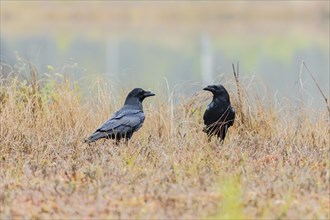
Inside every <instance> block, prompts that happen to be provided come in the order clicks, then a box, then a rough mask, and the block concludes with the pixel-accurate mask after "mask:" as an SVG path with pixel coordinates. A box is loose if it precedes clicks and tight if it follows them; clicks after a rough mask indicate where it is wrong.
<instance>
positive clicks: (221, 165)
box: [0, 71, 330, 219]
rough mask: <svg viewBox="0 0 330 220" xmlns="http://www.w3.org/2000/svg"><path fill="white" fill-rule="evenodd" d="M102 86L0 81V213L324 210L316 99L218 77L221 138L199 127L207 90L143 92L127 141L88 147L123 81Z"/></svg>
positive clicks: (293, 214) (325, 137) (325, 131)
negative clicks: (227, 117)
mask: <svg viewBox="0 0 330 220" xmlns="http://www.w3.org/2000/svg"><path fill="white" fill-rule="evenodd" d="M242 81H244V80H242ZM107 84H109V82H106V81H105V80H99V81H98V80H93V82H92V83H91V88H93V91H95V96H93V97H92V96H90V97H83V96H82V95H81V92H80V91H79V89H77V88H76V87H75V86H74V85H72V84H70V83H69V82H68V81H66V80H65V77H64V79H63V78H61V77H57V76H54V77H48V78H45V79H43V80H40V81H39V80H38V76H37V75H36V72H35V71H32V74H31V76H30V77H28V79H27V80H24V79H22V78H21V77H20V76H19V75H17V74H13V75H11V76H9V77H8V78H6V79H5V78H2V79H1V85H0V125H1V127H0V156H1V158H0V161H1V165H0V167H1V168H0V180H1V181H0V204H1V210H0V218H1V219H14V218H28V219H50V218H52V219H54V218H56V219H72V218H76V219H77V218H80V219H81V218H84V219H86V218H102V219H106V218H107V219H111V218H123V219H151V218H153V219H154V218H156V219H164V218H166V219H169V218H183V219H200V218H205V219H214V218H215V219H219V218H224V219H240V218H241V219H247V218H253V219H254V218H267V219H269V218H276V219H285V218H291V219H293V218H294V219H298V218H299V219H304V218H308V219H311V218H317V219H329V218H330V213H329V212H330V211H329V209H330V207H329V203H330V201H329V179H330V173H329V172H330V171H329V170H330V161H329V152H330V141H329V132H330V126H329V115H328V112H327V109H326V108H324V109H321V110H317V111H316V110H313V109H310V108H309V107H306V106H304V105H303V104H302V103H301V104H300V105H293V104H290V103H287V102H285V101H281V102H280V101H275V100H273V98H272V95H269V94H263V93H262V92H258V91H257V90H253V89H248V87H246V86H245V85H244V82H242V83H241V100H240V101H239V99H238V95H237V90H236V84H235V81H234V80H233V81H232V82H227V83H225V86H226V87H227V88H228V90H229V93H230V95H231V99H232V103H233V106H234V107H235V109H236V112H237V117H236V121H235V124H234V126H233V127H231V128H230V129H229V133H228V136H227V139H226V140H225V142H224V143H223V144H222V145H221V144H219V143H218V141H217V140H215V139H212V140H211V142H210V143H209V142H208V141H207V138H206V136H205V134H204V133H203V132H202V127H203V126H202V114H203V111H204V110H205V108H206V104H207V103H208V102H209V100H210V98H211V95H210V94H208V93H206V92H203V91H201V92H200V93H198V94H196V95H193V96H191V97H190V98H188V99H182V100H181V101H179V102H177V104H173V102H172V97H173V96H176V95H177V94H175V93H174V94H172V96H171V95H167V93H166V92H164V91H153V92H155V93H156V94H157V95H158V96H156V97H153V98H150V99H147V100H145V102H144V109H145V113H146V120H145V123H144V126H143V127H142V128H141V129H140V130H139V131H138V132H137V133H136V134H134V136H133V138H132V140H131V141H130V142H129V144H128V145H125V144H124V143H122V144H120V145H118V146H116V145H115V144H114V143H113V142H111V141H105V142H103V141H99V142H97V143H96V144H92V145H90V146H89V145H87V144H84V143H82V140H83V139H84V138H85V137H87V136H88V135H89V134H90V133H91V132H92V131H94V129H95V128H96V127H98V125H99V124H100V123H102V122H103V121H104V120H106V119H107V118H108V117H109V116H110V115H111V114H112V113H113V112H114V111H115V110H116V109H118V108H119V107H120V106H121V105H122V103H123V101H124V98H125V96H126V94H127V92H128V91H129V90H130V89H131V88H127V89H124V90H123V91H120V92H118V91H113V89H111V88H112V87H111V86H107ZM110 84H111V82H110ZM170 94H171V93H170Z"/></svg>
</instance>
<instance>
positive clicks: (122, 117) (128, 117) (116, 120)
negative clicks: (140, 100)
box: [96, 109, 144, 132]
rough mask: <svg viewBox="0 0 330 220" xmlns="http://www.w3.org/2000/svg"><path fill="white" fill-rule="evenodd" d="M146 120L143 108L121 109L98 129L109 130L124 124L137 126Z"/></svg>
mask: <svg viewBox="0 0 330 220" xmlns="http://www.w3.org/2000/svg"><path fill="white" fill-rule="evenodd" d="M143 121H144V114H143V111H142V110H136V109H121V110H119V111H118V112H116V113H115V114H114V115H113V116H112V117H110V119H108V120H107V121H106V122H104V123H103V124H102V125H101V126H100V127H99V128H97V129H96V131H102V132H108V131H113V130H115V129H116V128H118V127H120V126H121V125H122V126H128V127H132V128H133V127H136V126H138V125H139V124H140V123H141V124H142V123H143Z"/></svg>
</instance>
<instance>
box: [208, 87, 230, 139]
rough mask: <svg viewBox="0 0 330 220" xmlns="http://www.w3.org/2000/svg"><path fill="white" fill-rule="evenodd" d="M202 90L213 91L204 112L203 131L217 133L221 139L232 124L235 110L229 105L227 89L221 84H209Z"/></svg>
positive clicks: (209, 133)
mask: <svg viewBox="0 0 330 220" xmlns="http://www.w3.org/2000/svg"><path fill="white" fill-rule="evenodd" d="M203 90H206V91H210V92H212V93H213V100H212V102H211V103H210V104H209V105H208V106H207V109H206V111H205V113H204V116H203V119H204V125H205V127H204V129H203V131H204V132H205V133H206V134H207V135H208V136H209V137H211V136H213V135H217V137H218V138H220V140H221V141H223V140H224V139H225V137H226V133H227V130H228V128H229V127H230V126H232V125H233V124H234V120H235V110H234V108H233V107H232V106H231V105H230V98H229V94H228V92H227V90H226V89H225V87H223V86H222V85H209V86H207V87H205V88H204V89H203Z"/></svg>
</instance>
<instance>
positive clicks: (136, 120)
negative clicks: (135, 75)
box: [85, 88, 155, 143]
mask: <svg viewBox="0 0 330 220" xmlns="http://www.w3.org/2000/svg"><path fill="white" fill-rule="evenodd" d="M154 95H155V94H153V93H151V92H149V91H145V90H143V89H141V88H135V89H133V90H132V91H131V92H130V93H129V94H128V95H127V97H126V100H125V103H124V106H123V107H122V108H121V109H120V110H118V111H117V112H116V113H114V114H113V115H112V116H111V117H110V119H108V120H107V121H106V122H104V123H103V124H102V125H101V126H100V127H99V128H98V129H96V131H95V132H94V133H93V134H92V135H91V136H90V137H89V138H87V140H85V142H87V143H92V142H94V141H96V140H98V139H101V138H106V139H115V140H116V141H117V142H119V141H120V140H121V139H122V138H125V139H126V141H127V140H129V139H130V138H131V137H132V135H133V133H134V132H136V131H137V130H139V129H140V128H141V127H142V124H143V122H144V118H145V117H144V113H143V106H142V102H143V100H144V99H145V98H146V97H149V96H154Z"/></svg>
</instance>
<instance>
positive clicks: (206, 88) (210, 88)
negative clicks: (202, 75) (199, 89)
mask: <svg viewBox="0 0 330 220" xmlns="http://www.w3.org/2000/svg"><path fill="white" fill-rule="evenodd" d="M203 90H205V91H210V92H213V91H214V88H213V86H206V87H205V88H203Z"/></svg>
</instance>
